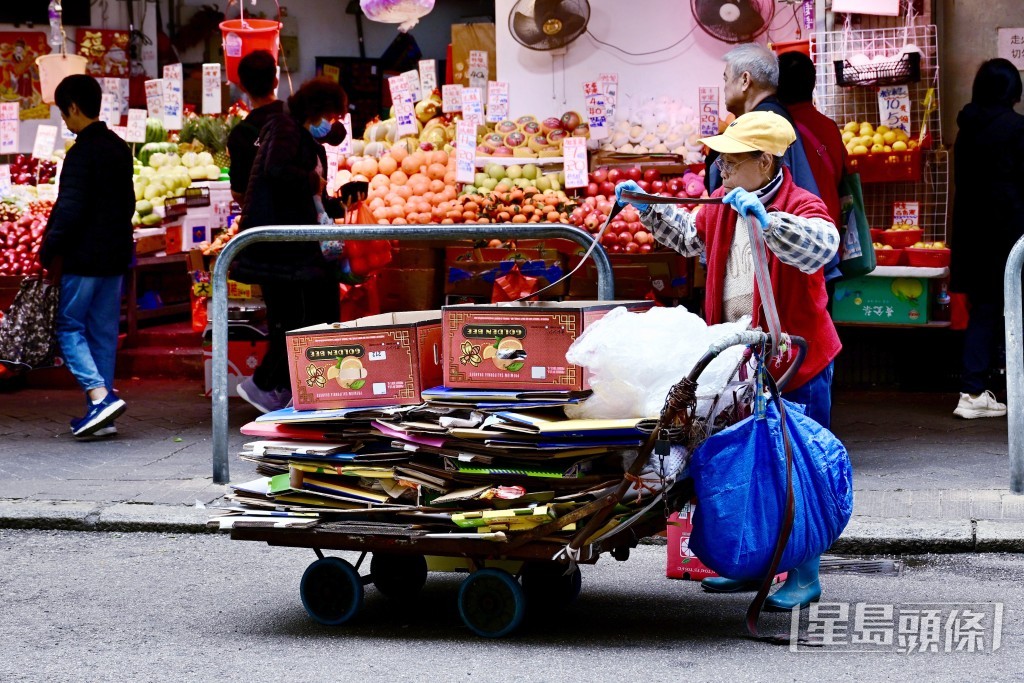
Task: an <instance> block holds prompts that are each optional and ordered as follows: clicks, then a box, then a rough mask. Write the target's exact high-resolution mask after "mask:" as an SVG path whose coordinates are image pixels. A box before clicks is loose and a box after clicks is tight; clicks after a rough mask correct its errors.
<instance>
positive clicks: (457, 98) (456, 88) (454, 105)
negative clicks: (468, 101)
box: [441, 83, 462, 114]
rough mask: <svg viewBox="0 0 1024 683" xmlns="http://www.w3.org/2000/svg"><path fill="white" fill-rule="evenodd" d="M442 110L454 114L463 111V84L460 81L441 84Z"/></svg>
mask: <svg viewBox="0 0 1024 683" xmlns="http://www.w3.org/2000/svg"><path fill="white" fill-rule="evenodd" d="M441 111H443V112H444V113H445V114H453V113H455V112H459V111H462V86H461V85H459V84H458V83H455V84H452V85H442V86H441Z"/></svg>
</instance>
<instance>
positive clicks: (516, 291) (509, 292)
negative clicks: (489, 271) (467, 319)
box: [491, 263, 540, 303]
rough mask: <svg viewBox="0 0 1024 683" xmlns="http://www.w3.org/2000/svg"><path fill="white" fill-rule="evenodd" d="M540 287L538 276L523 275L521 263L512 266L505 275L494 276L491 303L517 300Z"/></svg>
mask: <svg viewBox="0 0 1024 683" xmlns="http://www.w3.org/2000/svg"><path fill="white" fill-rule="evenodd" d="M538 289H540V285H539V284H537V278H535V277H530V276H528V275H523V274H522V273H521V272H520V271H519V264H518V263H517V264H516V265H514V266H512V270H510V271H509V272H508V273H506V274H505V275H502V276H501V277H496V278H494V287H493V288H492V289H491V303H497V302H499V301H515V300H517V299H522V298H525V297H528V296H530V295H531V294H533V293H534V292H536V291H537V290H538Z"/></svg>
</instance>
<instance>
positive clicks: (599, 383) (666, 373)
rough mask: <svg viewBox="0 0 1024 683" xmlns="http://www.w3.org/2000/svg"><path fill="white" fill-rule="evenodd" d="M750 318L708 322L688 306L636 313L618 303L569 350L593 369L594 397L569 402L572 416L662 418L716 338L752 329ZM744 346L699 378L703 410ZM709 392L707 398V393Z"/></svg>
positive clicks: (726, 354)
mask: <svg viewBox="0 0 1024 683" xmlns="http://www.w3.org/2000/svg"><path fill="white" fill-rule="evenodd" d="M749 325H750V318H749V317H744V318H742V319H741V320H739V321H738V322H735V323H724V324H721V325H713V326H711V327H708V326H707V324H706V323H705V322H704V321H703V320H702V319H701V318H699V317H698V316H696V315H694V314H693V313H690V312H689V311H687V310H686V309H685V308H682V307H675V308H652V309H650V310H647V311H644V312H642V313H630V312H629V311H627V310H626V309H625V308H616V309H614V310H612V311H611V312H610V313H608V315H606V316H605V317H603V318H601V319H600V320H598V321H597V322H596V323H594V324H593V325H591V326H590V327H588V328H587V329H585V330H584V332H583V334H581V335H580V336H579V338H578V339H577V340H576V341H575V342H573V344H572V346H570V347H569V350H568V352H566V354H565V356H566V359H567V360H568V361H569V362H570V363H575V364H576V365H581V366H583V367H585V368H587V370H589V371H590V386H591V388H592V389H593V390H594V393H593V395H592V396H590V397H589V398H588V399H587V400H585V401H582V402H581V403H579V404H577V405H570V406H566V408H565V413H566V415H568V416H569V417H570V418H573V419H577V418H612V419H614V418H628V417H657V416H658V415H659V414H661V409H662V406H664V404H665V396H666V395H667V394H668V390H669V389H670V388H671V387H672V385H673V384H675V383H676V382H678V381H679V380H681V379H682V378H683V377H685V376H686V375H687V374H689V372H690V370H692V369H693V366H694V365H695V364H696V363H697V361H698V360H699V359H700V357H701V356H703V355H704V353H705V352H706V351H707V350H708V347H710V346H711V345H712V344H713V343H714V342H716V341H718V340H719V339H721V338H723V337H725V336H727V335H730V334H735V333H737V332H742V331H743V330H746V329H747V328H748V327H749ZM743 348H744V347H742V346H734V347H732V348H730V349H727V350H726V351H725V352H723V353H722V354H721V355H719V356H718V358H716V359H715V360H714V361H712V362H711V364H710V365H709V366H708V367H707V368H706V369H705V370H704V372H703V373H702V374H701V376H700V379H699V380H698V387H697V395H698V399H699V400H698V411H699V412H703V411H704V410H706V408H707V407H708V406H709V404H710V398H711V397H713V396H715V395H717V394H718V393H720V392H721V391H722V389H723V388H724V387H725V385H726V384H727V383H728V382H729V379H730V377H731V376H732V374H733V372H734V371H735V370H736V366H737V365H738V364H739V362H740V359H741V356H742V355H743ZM702 397H704V398H702Z"/></svg>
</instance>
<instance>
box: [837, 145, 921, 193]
mask: <svg viewBox="0 0 1024 683" xmlns="http://www.w3.org/2000/svg"><path fill="white" fill-rule="evenodd" d="M921 168H922V162H921V148H920V147H915V148H914V149H908V150H906V151H903V152H875V153H873V154H851V155H849V156H848V157H847V158H846V170H847V171H848V172H849V173H859V174H860V181H861V182H862V183H864V184H868V183H899V182H906V183H917V182H920V181H921Z"/></svg>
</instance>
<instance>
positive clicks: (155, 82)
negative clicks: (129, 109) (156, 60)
mask: <svg viewBox="0 0 1024 683" xmlns="http://www.w3.org/2000/svg"><path fill="white" fill-rule="evenodd" d="M146 115H147V116H149V117H151V118H154V119H163V117H164V82H163V79H161V78H154V79H151V80H148V81H146Z"/></svg>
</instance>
